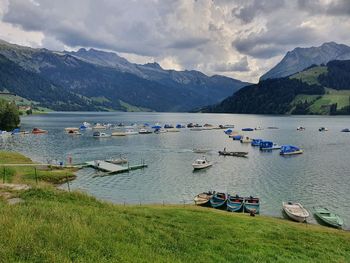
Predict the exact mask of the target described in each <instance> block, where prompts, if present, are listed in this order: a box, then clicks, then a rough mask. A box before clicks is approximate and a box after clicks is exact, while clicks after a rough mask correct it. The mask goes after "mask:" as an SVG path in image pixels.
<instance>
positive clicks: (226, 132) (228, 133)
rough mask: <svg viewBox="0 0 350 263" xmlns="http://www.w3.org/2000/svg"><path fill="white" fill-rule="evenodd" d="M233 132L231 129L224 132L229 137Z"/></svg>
mask: <svg viewBox="0 0 350 263" xmlns="http://www.w3.org/2000/svg"><path fill="white" fill-rule="evenodd" d="M232 132H233V130H232V129H227V130H225V131H224V133H225V134H227V135H230V134H231V133H232Z"/></svg>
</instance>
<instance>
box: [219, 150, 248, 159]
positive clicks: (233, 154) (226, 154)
mask: <svg viewBox="0 0 350 263" xmlns="http://www.w3.org/2000/svg"><path fill="white" fill-rule="evenodd" d="M218 153H219V155H222V156H235V157H247V155H248V152H229V151H226V149H224V150H223V151H219V152H218Z"/></svg>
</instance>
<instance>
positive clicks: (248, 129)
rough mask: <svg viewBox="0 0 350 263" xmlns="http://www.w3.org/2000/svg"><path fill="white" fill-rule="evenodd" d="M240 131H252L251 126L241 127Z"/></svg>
mask: <svg viewBox="0 0 350 263" xmlns="http://www.w3.org/2000/svg"><path fill="white" fill-rule="evenodd" d="M242 131H254V129H253V128H243V129H242Z"/></svg>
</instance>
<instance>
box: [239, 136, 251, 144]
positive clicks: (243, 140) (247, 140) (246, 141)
mask: <svg viewBox="0 0 350 263" xmlns="http://www.w3.org/2000/svg"><path fill="white" fill-rule="evenodd" d="M240 141H241V143H251V142H252V139H250V138H249V137H247V136H246V137H243V138H241V140H240Z"/></svg>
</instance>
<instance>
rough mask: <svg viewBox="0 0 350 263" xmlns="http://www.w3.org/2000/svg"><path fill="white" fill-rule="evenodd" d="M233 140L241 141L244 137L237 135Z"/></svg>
mask: <svg viewBox="0 0 350 263" xmlns="http://www.w3.org/2000/svg"><path fill="white" fill-rule="evenodd" d="M231 138H232V140H234V141H240V140H241V139H242V138H243V135H239V134H237V135H233V136H232V137H231Z"/></svg>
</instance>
